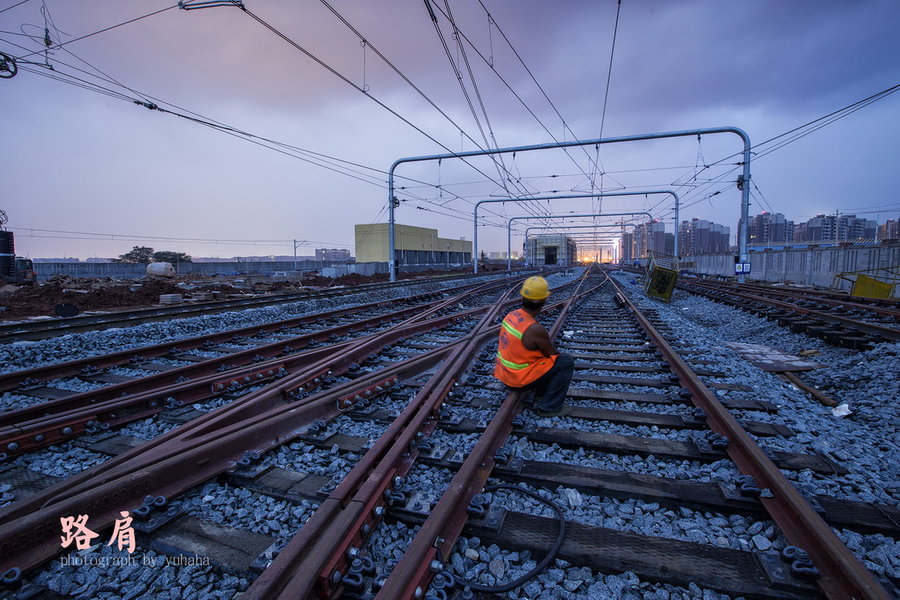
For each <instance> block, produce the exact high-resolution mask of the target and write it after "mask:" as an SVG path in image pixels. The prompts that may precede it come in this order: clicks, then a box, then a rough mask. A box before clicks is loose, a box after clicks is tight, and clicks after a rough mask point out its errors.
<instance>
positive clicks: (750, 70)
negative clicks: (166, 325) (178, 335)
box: [0, 0, 900, 258]
mask: <svg viewBox="0 0 900 600" xmlns="http://www.w3.org/2000/svg"><path fill="white" fill-rule="evenodd" d="M42 7H45V8H46V11H45V12H46V14H43V13H42V10H41V9H42ZM246 7H247V8H248V10H249V11H254V12H253V14H256V12H258V13H259V14H258V15H257V16H258V17H259V18H260V19H261V20H262V21H264V22H265V23H268V24H269V25H271V26H273V27H274V28H276V29H277V30H278V31H280V32H281V33H283V34H284V35H285V37H287V38H288V39H289V40H291V41H292V42H294V43H295V44H296V45H297V46H301V47H302V48H303V49H304V50H306V51H307V52H308V53H309V54H312V55H314V56H315V57H316V58H317V59H318V60H320V61H321V62H322V63H323V64H324V65H327V67H329V68H331V69H333V70H334V71H336V72H337V73H339V74H340V75H341V76H342V77H343V78H344V79H343V80H342V79H341V78H339V77H338V76H335V75H334V74H333V73H331V72H329V71H328V70H327V69H326V68H325V67H323V65H322V64H319V63H317V62H316V60H315V59H313V58H311V57H310V56H308V55H305V54H303V52H301V51H299V50H298V49H297V47H296V46H292V45H291V44H289V43H286V42H285V40H283V39H279V38H278V37H277V36H275V35H273V34H272V32H271V31H268V30H266V29H265V28H264V27H260V25H259V23H255V22H253V20H252V19H250V18H248V13H246V12H244V11H241V10H239V9H236V8H234V7H220V8H215V9H207V10H195V11H183V10H179V9H177V8H176V7H175V6H174V5H172V4H168V3H164V2H162V1H152V2H147V3H144V4H142V5H141V7H140V9H137V8H136V7H135V6H134V5H133V4H127V3H114V4H109V3H102V2H99V1H98V0H85V1H84V2H81V3H78V5H77V6H76V5H73V4H72V3H66V2H62V1H60V0H47V1H46V3H44V4H42V3H39V2H37V1H36V0H31V1H27V2H25V3H22V4H19V3H14V4H9V5H8V6H0V11H2V12H0V30H2V31H4V32H5V33H0V52H3V53H4V54H5V55H7V56H9V57H11V58H15V59H17V65H18V67H19V68H18V72H17V74H16V75H15V76H14V77H8V78H4V79H2V80H0V89H2V90H3V92H4V95H3V104H4V107H5V108H6V109H7V114H10V115H15V116H16V118H15V119H10V120H9V123H8V125H7V128H6V130H5V131H4V140H3V142H2V143H3V147H4V149H5V151H6V152H5V155H6V156H7V159H8V160H7V162H6V166H7V169H6V171H7V178H6V180H5V184H6V186H5V189H6V192H7V193H6V194H5V197H4V200H3V202H2V204H0V208H2V209H4V210H6V212H7V213H8V214H9V217H10V222H9V224H8V226H9V227H11V228H14V229H13V231H15V233H16V240H17V249H18V250H19V252H20V254H23V255H27V256H33V257H41V256H77V257H81V258H87V257H88V256H117V255H119V254H122V253H124V252H126V251H128V250H129V249H130V248H131V247H132V246H134V245H152V246H154V247H156V248H158V249H163V250H172V251H182V252H187V253H188V254H192V255H198V256H214V255H244V256H247V255H254V254H259V255H268V254H290V252H291V244H292V243H293V240H295V239H296V240H301V241H304V242H306V243H307V244H309V245H310V246H311V247H313V246H320V247H340V248H347V249H350V250H351V251H352V250H354V238H353V225H355V224H360V223H362V224H366V223H378V222H384V221H385V220H386V216H385V214H384V212H385V206H386V200H387V190H386V187H385V179H386V171H387V169H388V168H389V167H390V165H391V164H392V163H393V162H394V161H395V160H397V159H398V158H400V157H408V156H420V155H430V154H444V153H447V152H456V151H460V150H473V149H477V148H478V147H496V146H499V147H508V146H519V145H527V144H536V143H537V144H541V143H553V142H554V141H571V140H573V139H581V140H586V139H594V138H604V139H606V138H610V137H617V136H627V135H635V134H642V133H650V132H664V131H679V130H691V129H702V128H709V127H721V126H737V127H740V128H742V129H744V130H745V131H746V132H747V133H748V134H749V136H750V139H751V141H752V143H753V144H754V154H753V160H752V163H751V172H752V179H751V182H750V186H751V189H750V192H751V209H750V211H751V214H755V213H756V212H758V211H761V210H772V211H773V212H782V213H784V214H785V215H787V216H788V217H789V218H790V219H792V220H795V221H798V220H801V219H804V218H809V217H813V216H814V215H816V214H818V213H826V214H827V213H833V212H834V211H835V210H838V211H841V212H848V213H855V214H857V215H858V216H866V217H871V218H879V217H880V218H879V220H884V219H886V218H897V216H898V210H900V202H897V201H894V198H895V194H894V192H893V190H892V189H891V187H890V184H889V183H888V181H887V177H885V176H884V174H886V173H889V172H891V170H892V167H893V162H894V161H893V160H892V156H893V152H892V149H893V140H894V139H895V138H896V136H897V134H898V133H900V122H898V119H896V117H895V115H896V113H897V100H898V98H900V95H896V94H893V90H894V86H896V85H897V84H898V82H900V65H898V64H897V61H896V60H893V59H891V58H890V57H891V56H896V55H897V54H898V53H900V41H898V40H897V39H896V38H897V36H896V35H894V34H893V27H892V24H894V23H897V22H898V21H900V5H898V4H897V3H896V2H892V1H890V0H865V1H861V2H857V3H853V4H852V5H850V4H847V3H841V2H836V1H825V2H810V1H801V2H796V3H787V4H786V3H780V2H775V1H774V0H770V1H767V2H758V3H748V4H741V5H735V6H721V5H718V4H717V3H713V2H710V1H708V0H690V1H686V2H679V3H671V4H668V3H667V4H664V5H663V4H655V3H643V2H639V1H636V0H632V1H629V0H625V1H624V2H622V3H621V4H617V3H616V2H587V1H576V2H571V3H565V4H559V3H552V4H551V3H545V2H535V1H533V0H530V1H523V2H519V3H515V4H514V5H513V4H504V3H490V2H488V3H486V4H485V5H484V8H486V9H487V10H488V11H490V16H488V13H487V12H485V10H484V8H483V7H482V6H481V5H480V4H479V3H477V2H474V1H472V2H469V1H460V2H458V3H454V5H453V11H454V12H453V15H452V17H453V23H451V21H450V15H445V14H443V13H442V12H441V11H435V14H434V18H435V20H436V23H435V21H432V18H431V16H430V15H429V12H428V11H427V10H426V7H425V6H424V5H415V6H410V5H408V4H406V3H402V2H396V1H395V0H390V1H385V2H383V3H379V4H378V5H377V7H374V6H371V5H363V4H357V3H349V2H346V3H343V4H340V3H335V4H334V5H333V6H332V8H334V9H335V10H336V11H337V12H338V13H339V14H341V15H342V16H343V17H344V18H345V20H346V21H347V22H348V23H350V24H352V25H353V26H354V27H355V28H356V31H358V32H359V33H360V34H362V35H363V36H364V39H365V43H363V44H362V45H361V43H360V39H359V38H358V37H357V36H356V35H355V34H354V33H353V31H352V30H350V29H348V28H347V27H345V25H344V24H342V22H341V21H340V20H339V19H337V18H336V17H335V15H334V14H332V13H331V12H329V10H327V8H325V7H324V6H323V5H322V4H320V3H318V2H311V1H310V2H300V3H296V2H291V3H287V2H269V3H265V4H260V5H258V6H257V5H256V4H255V3H253V2H248V3H247V4H246ZM442 8H443V7H442ZM145 11H146V12H145ZM125 23H127V24H125ZM454 26H455V27H456V28H457V31H458V32H459V35H458V36H457V37H456V38H454ZM45 29H46V35H45ZM14 32H15V33H14ZM94 32H99V33H97V34H96V35H90V34H93V33H94ZM614 32H615V36H614ZM29 36H30V37H29ZM457 39H458V40H459V41H460V42H461V43H462V48H459V47H457V46H456V45H455V44H456V41H457ZM507 40H509V42H510V45H507ZM46 41H49V46H48V45H47V43H45V42H46ZM470 43H471V44H470ZM443 44H447V49H446V50H445V48H444V46H443ZM463 52H465V53H466V58H467V59H468V63H469V64H468V67H467V65H466V61H464V60H462V53H463ZM381 56H383V57H384V58H386V59H388V60H389V61H390V64H388V63H386V62H384V61H383V60H382V59H381ZM263 57H264V58H263ZM519 59H521V61H520V60H519ZM451 62H452V63H453V64H452V65H451ZM610 65H611V70H610ZM48 66H50V67H53V70H52V71H51V70H50V69H49V68H48ZM394 68H395V69H396V71H395V70H394ZM469 68H471V75H472V77H474V80H475V83H476V84H477V87H476V86H473V85H472V80H471V78H470V73H469ZM398 72H399V73H401V74H402V75H403V76H405V77H406V78H407V79H408V81H409V82H411V83H412V84H413V85H414V86H415V87H412V86H411V85H409V83H407V81H404V80H403V78H402V77H401V76H400V75H398ZM457 74H458V75H459V77H461V78H462V81H463V85H464V86H465V94H464V93H463V90H462V89H461V87H460V81H459V78H458V77H457ZM51 77H52V78H51ZM500 77H502V79H501V78H500ZM76 78H77V79H76ZM61 80H65V81H66V82H68V83H71V84H73V85H66V83H65V82H64V81H61ZM536 82H537V84H540V87H538V85H537V84H536ZM607 82H609V86H608V88H607ZM78 86H81V87H78ZM84 86H87V87H89V88H90V89H85V87H84ZM420 92H421V93H420ZM881 92H883V93H882V94H881V95H878V94H879V93H881ZM867 98H868V99H869V100H867V101H864V102H862V103H860V101H862V100H864V99H867ZM482 104H483V105H484V110H483V111H482V106H481V105H482ZM470 106H471V110H470ZM842 108H846V110H843V111H840V109H842ZM438 109H439V110H438ZM836 111H839V112H836ZM473 114H474V115H476V116H477V123H476V116H473ZM827 115H831V116H830V117H826V116H827ZM486 117H487V118H486ZM823 117H825V118H824V119H822V118H823ZM819 119H822V120H819ZM795 129H796V131H794V130H795ZM792 131H793V133H789V132H792ZM223 134H225V135H223ZM251 134H252V135H253V136H257V137H250V135H251ZM739 151H740V141H739V139H738V138H737V137H736V136H733V135H703V136H701V138H700V139H698V138H696V137H694V136H686V137H684V138H682V139H678V140H669V141H655V142H647V143H643V142H642V143H627V144H611V145H609V146H605V145H604V146H601V147H597V148H595V147H590V146H588V147H585V148H576V149H572V150H570V151H568V152H562V151H547V152H544V151H542V152H539V153H531V154H528V153H519V154H518V155H507V156H505V157H504V158H503V160H502V161H500V160H498V161H497V163H494V162H492V161H490V160H487V159H478V160H475V159H473V160H471V161H469V162H470V164H464V163H461V161H459V160H444V161H440V162H438V161H432V162H429V163H427V164H426V163H422V164H419V165H405V166H404V167H403V168H401V169H400V170H398V173H397V176H398V186H397V189H396V194H397V196H398V200H399V201H400V206H399V207H398V211H397V213H398V214H397V222H398V223H402V224H407V225H412V226H424V227H435V228H438V229H440V230H441V231H443V232H446V235H447V236H448V237H452V238H460V237H465V238H466V239H467V240H471V239H472V238H473V231H472V224H471V216H472V208H473V207H472V203H474V202H477V201H480V200H482V199H496V198H498V197H500V196H505V197H509V195H531V196H535V195H565V194H569V195H572V194H582V195H584V194H591V193H598V194H600V193H602V194H615V193H616V192H647V193H648V195H647V196H643V195H641V196H639V197H631V198H620V197H615V196H609V197H604V198H603V199H602V200H590V199H586V200H566V201H552V202H544V203H541V204H539V203H535V205H534V208H532V209H531V210H533V212H535V213H540V212H552V213H553V214H556V215H560V214H564V213H576V212H578V213H586V212H603V213H610V212H625V211H628V210H646V211H648V212H651V213H653V216H654V217H656V218H660V219H663V220H664V221H665V223H666V225H667V226H668V227H669V229H670V231H672V230H674V227H677V226H678V223H675V220H674V214H673V212H672V202H671V200H669V199H666V198H664V197H661V196H655V195H653V194H652V193H651V192H654V191H656V190H665V189H675V190H677V191H678V193H679V194H681V196H682V198H683V203H682V211H681V215H680V218H679V219H678V220H679V221H683V220H690V219H691V218H692V217H695V216H696V217H698V218H702V219H706V220H710V221H714V222H719V223H725V224H728V225H729V226H730V227H731V228H732V234H734V233H735V225H736V223H737V220H738V217H739V215H738V206H739V203H740V192H739V191H738V190H737V188H736V185H735V174H734V173H733V171H734V168H735V166H734V162H735V161H736V160H737V158H735V157H734V156H733V155H734V154H735V153H736V152H739ZM328 157H333V158H328ZM338 159H340V160H338ZM307 161H312V162H315V163H318V165H319V166H314V165H312V164H311V163H310V162H307ZM341 161H350V162H341ZM336 171H337V172H336ZM525 214H529V213H528V209H526V208H525V207H524V206H515V205H513V204H506V205H494V206H492V207H485V210H484V213H483V215H482V217H481V218H480V220H481V219H483V220H484V223H485V224H486V226H485V227H484V228H483V229H482V230H480V231H479V248H483V249H485V250H488V251H503V250H505V248H506V240H505V237H506V235H505V234H506V232H505V221H506V220H507V219H508V218H510V217H512V216H516V215H525ZM548 222H549V221H548ZM522 234H523V229H521V228H520V229H516V230H515V231H514V237H515V238H516V245H520V244H521V241H522Z"/></svg>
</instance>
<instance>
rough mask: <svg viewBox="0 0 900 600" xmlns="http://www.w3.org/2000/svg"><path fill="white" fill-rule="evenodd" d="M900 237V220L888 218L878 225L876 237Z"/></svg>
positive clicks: (883, 238)
mask: <svg viewBox="0 0 900 600" xmlns="http://www.w3.org/2000/svg"><path fill="white" fill-rule="evenodd" d="M898 238H900V221H897V220H895V219H888V220H887V221H885V222H884V223H882V224H881V225H879V226H878V232H877V234H876V239H878V240H896V239H898Z"/></svg>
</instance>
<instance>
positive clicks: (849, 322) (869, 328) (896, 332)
mask: <svg viewBox="0 0 900 600" xmlns="http://www.w3.org/2000/svg"><path fill="white" fill-rule="evenodd" d="M692 283H693V282H692ZM678 285H679V286H681V287H682V288H684V289H688V288H689V285H687V284H685V283H683V282H679V284H678ZM698 287H702V288H704V289H715V290H716V291H724V290H722V289H721V288H714V287H711V286H706V285H699V286H698ZM724 293H726V294H729V295H731V296H735V297H738V298H743V299H744V300H752V301H755V302H763V303H765V304H769V305H771V306H774V307H777V308H783V309H785V310H790V311H793V312H795V313H797V314H800V315H807V316H810V317H815V318H817V319H820V320H822V321H826V322H830V323H839V324H841V325H846V326H848V327H850V328H853V329H856V330H858V331H862V332H865V333H871V334H875V335H880V336H881V337H883V338H884V339H886V340H891V341H898V340H900V329H897V328H895V327H887V326H884V325H878V324H876V323H866V322H865V321H858V320H856V319H851V318H850V317H844V316H842V315H836V314H833V313H829V312H824V311H821V310H814V309H811V308H804V307H802V306H797V305H796V304H791V303H790V302H784V301H782V300H776V299H774V298H761V297H759V296H757V295H754V294H750V293H746V292H738V291H732V290H728V291H724ZM866 308H867V309H869V310H870V309H871V308H870V307H866ZM892 312H894V313H895V312H896V311H892Z"/></svg>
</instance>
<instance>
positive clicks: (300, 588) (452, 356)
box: [246, 294, 510, 600]
mask: <svg viewBox="0 0 900 600" xmlns="http://www.w3.org/2000/svg"><path fill="white" fill-rule="evenodd" d="M507 295H508V294H507ZM509 302H510V301H507V300H506V295H504V296H503V297H501V298H500V299H499V300H498V301H497V302H496V303H495V304H494V306H492V307H491V308H490V309H489V310H488V311H487V312H486V313H485V314H484V316H483V317H482V318H481V320H480V321H479V322H478V324H477V325H476V326H475V327H474V328H473V329H472V330H471V331H470V332H469V334H468V335H466V336H465V338H463V340H461V343H460V344H458V345H457V346H456V348H455V349H454V350H453V351H452V352H451V353H449V355H448V356H447V357H446V359H445V360H444V361H443V362H442V365H441V367H440V369H439V370H438V371H437V372H436V373H435V374H434V375H433V376H432V377H430V378H429V380H428V382H426V383H425V385H424V386H423V387H422V389H421V390H420V391H419V392H418V393H417V394H416V396H415V397H414V398H413V399H412V400H411V401H410V402H409V404H408V405H407V406H406V408H405V409H404V410H403V411H402V412H401V414H400V415H399V416H398V417H397V418H396V419H395V420H394V421H393V423H392V424H391V425H389V426H388V428H387V430H385V432H384V433H383V434H382V435H381V436H380V437H379V439H378V441H377V442H376V443H375V445H373V446H372V448H370V449H369V450H368V451H367V452H366V454H365V455H364V456H363V457H362V458H361V459H360V461H359V462H358V463H357V464H356V466H354V468H353V469H352V470H351V471H350V472H349V473H348V474H347V475H346V476H345V477H344V479H343V480H342V481H341V483H340V484H338V486H337V487H336V488H335V490H334V492H332V493H331V494H330V495H329V497H328V498H327V499H326V500H324V501H323V503H322V504H321V505H320V506H319V508H318V509H317V510H316V512H315V513H313V515H312V517H310V519H309V520H308V521H307V522H306V523H305V524H304V525H303V527H302V528H301V530H300V532H299V533H298V534H297V535H296V536H294V538H293V539H292V540H291V541H290V542H289V543H288V545H287V546H286V547H285V548H284V549H283V550H282V551H281V552H280V553H279V555H278V557H277V558H276V559H275V560H274V561H273V563H272V564H271V565H270V566H269V567H268V568H267V569H266V570H265V571H264V572H263V573H262V575H260V577H259V578H258V579H257V580H256V581H255V582H254V583H253V585H252V586H251V587H250V589H249V590H247V592H246V596H247V597H248V599H266V600H275V599H287V598H307V597H310V596H311V595H312V594H313V593H314V592H315V593H316V594H317V595H318V596H319V597H331V596H333V595H334V593H335V592H336V591H337V590H339V589H340V588H341V587H342V584H341V580H342V576H343V574H345V573H346V572H347V563H348V562H349V561H348V560H347V556H346V553H347V551H348V550H349V548H350V547H356V548H357V549H358V548H360V547H362V545H363V544H362V542H363V540H364V538H365V537H366V533H368V532H369V531H371V530H372V529H373V527H374V526H375V525H377V522H378V521H379V520H380V515H378V514H377V512H376V510H375V509H376V505H378V504H380V503H381V502H383V495H384V494H385V493H386V492H387V491H389V489H390V488H391V487H396V484H392V482H393V481H394V480H395V478H397V477H402V476H403V475H405V474H406V472H407V471H408V470H409V468H410V467H411V466H412V464H413V462H414V460H415V458H416V456H417V454H418V448H417V447H416V446H415V442H416V439H417V438H418V437H419V436H421V435H423V434H425V433H426V432H430V431H431V430H433V429H434V427H435V426H436V422H437V419H436V417H437V415H438V414H439V411H440V407H441V405H442V404H443V402H444V401H445V399H446V398H447V397H448V395H449V394H450V393H451V390H452V389H453V387H454V385H455V383H456V381H457V380H458V378H459V376H460V375H461V374H462V372H463V371H464V370H465V368H466V366H467V365H468V363H469V362H470V361H471V359H472V356H473V355H474V353H475V352H476V351H477V348H478V346H479V345H480V344H481V343H482V341H483V340H486V339H487V336H489V335H490V334H491V333H493V332H494V331H495V330H496V327H491V328H490V329H487V328H488V327H489V326H490V325H491V324H492V322H493V321H494V320H495V318H496V316H497V313H499V311H500V310H501V309H502V308H503V307H504V306H506V305H507V304H509ZM486 329H487V331H486Z"/></svg>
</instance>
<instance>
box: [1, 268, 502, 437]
mask: <svg viewBox="0 0 900 600" xmlns="http://www.w3.org/2000/svg"><path fill="white" fill-rule="evenodd" d="M500 285H503V284H502V283H500V284H497V283H489V284H484V285H481V286H478V287H477V288H476V289H474V290H472V293H484V292H485V291H488V290H490V289H493V288H495V287H499V286H500ZM429 295H430V294H429ZM460 300H461V296H460V295H457V296H455V297H453V298H451V299H449V300H447V299H442V300H437V301H432V302H429V303H425V304H421V305H416V306H411V307H407V308H404V309H400V310H397V311H393V312H390V313H385V314H382V315H376V316H373V317H369V318H366V319H361V320H359V321H353V322H349V323H345V324H343V325H338V326H335V327H330V328H327V329H322V330H319V331H315V332H312V333H308V334H304V335H300V336H297V337H294V338H290V339H284V340H279V341H278V342H273V343H270V344H266V345H262V346H257V347H254V348H250V349H247V350H243V351H239V352H235V353H233V354H230V355H227V356H221V357H215V358H210V359H208V360H205V361H201V362H198V363H194V364H191V365H185V366H183V367H179V368H176V369H172V370H170V371H165V372H162V373H158V374H155V375H149V376H147V377H142V378H140V379H136V380H133V381H127V382H122V383H118V384H114V385H109V386H105V387H103V388H101V389H99V390H93V391H89V392H83V393H80V394H74V395H72V396H67V397H65V398H60V399H57V400H52V401H49V402H43V403H40V404H35V405H32V406H28V407H24V408H21V409H19V410H16V411H10V412H7V413H3V414H0V445H4V444H6V443H8V442H9V441H13V442H15V443H19V444H20V448H19V450H20V451H21V450H25V449H26V446H28V447H36V445H38V444H41V443H42V444H43V445H47V444H48V443H55V442H57V441H59V440H61V439H63V437H60V436H59V435H58V433H59V432H56V434H51V437H52V438H53V439H49V438H47V437H46V436H47V435H48V433H44V432H39V434H40V435H44V436H45V439H44V440H43V442H41V441H40V440H27V441H25V442H24V444H25V445H22V442H20V441H19V440H18V439H15V438H9V439H7V438H8V437H9V436H10V435H12V434H14V433H15V431H16V429H23V428H24V427H25V425H26V424H27V423H28V422H29V421H34V420H38V421H44V420H46V419H47V417H48V416H50V417H59V416H60V415H62V414H64V413H69V414H74V413H72V411H75V410H77V409H82V408H89V409H90V410H91V411H94V412H97V413H99V412H100V411H102V410H106V409H110V408H116V409H119V408H126V407H128V406H131V405H135V404H140V403H141V402H144V401H146V402H148V403H149V402H152V401H153V400H157V404H158V406H156V407H154V406H149V408H150V409H153V408H155V409H156V410H150V411H149V412H146V410H145V412H146V414H144V413H142V415H141V416H138V417H135V418H142V416H149V415H151V414H153V413H155V412H159V411H161V410H163V409H164V408H166V407H164V406H161V405H162V404H171V401H170V400H169V399H170V398H172V399H174V400H175V401H178V402H180V403H181V404H184V403H187V402H194V401H196V400H198V399H201V398H207V397H209V396H211V395H217V394H221V393H225V392H228V391H231V390H233V389H234V387H235V386H236V387H240V386H241V384H252V383H259V382H261V381H264V380H267V379H271V378H272V377H281V376H283V375H284V370H285V369H287V368H288V367H292V366H296V365H298V364H299V365H303V364H305V363H307V362H309V359H308V356H307V354H306V353H304V354H301V355H295V354H290V352H293V351H294V350H297V349H301V348H304V347H305V346H307V345H309V344H310V343H313V342H319V341H325V340H328V339H331V338H332V337H335V336H338V335H344V334H347V333H350V332H353V331H357V330H359V329H365V328H371V327H374V326H377V325H380V324H382V323H384V322H386V321H391V320H395V319H398V318H401V317H404V316H408V315H411V314H416V313H418V312H422V311H424V310H426V309H430V308H433V307H435V306H437V305H443V306H444V307H446V306H447V305H451V304H455V303H457V302H459V301H460ZM379 304H380V303H379ZM348 310H349V311H352V310H353V309H352V308H351V309H348ZM370 335H372V334H370ZM285 355H286V356H285ZM79 362H80V361H79ZM223 366H227V367H230V368H228V369H222V367H223ZM248 378H249V379H248ZM186 379H189V381H187V380H186ZM110 400H113V402H112V403H109V402H105V401H110ZM125 417H126V415H124V414H119V415H117V416H110V415H107V418H105V419H103V420H102V421H103V422H107V423H110V424H118V423H123V422H127V420H122V419H124V418H125ZM90 418H93V417H89V419H90ZM94 420H96V418H94ZM128 420H134V419H128ZM82 425H84V423H82ZM75 433H78V432H70V435H71V434H75Z"/></svg>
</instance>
